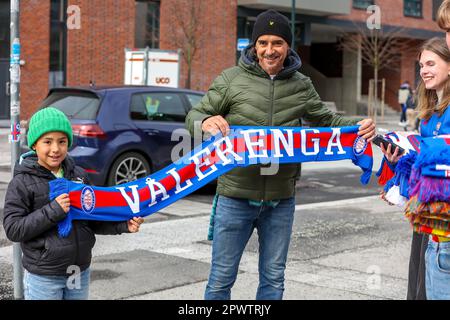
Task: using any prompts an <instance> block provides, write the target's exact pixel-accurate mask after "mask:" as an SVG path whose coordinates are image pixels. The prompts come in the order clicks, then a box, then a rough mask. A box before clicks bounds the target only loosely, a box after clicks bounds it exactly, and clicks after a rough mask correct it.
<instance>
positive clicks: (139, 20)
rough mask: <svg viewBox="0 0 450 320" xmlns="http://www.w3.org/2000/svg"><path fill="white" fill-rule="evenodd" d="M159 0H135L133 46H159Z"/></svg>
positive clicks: (154, 47)
mask: <svg viewBox="0 0 450 320" xmlns="http://www.w3.org/2000/svg"><path fill="white" fill-rule="evenodd" d="M159 11H160V2H159V1H156V0H137V1H136V19H135V47H136V48H145V47H149V48H151V49H157V48H159Z"/></svg>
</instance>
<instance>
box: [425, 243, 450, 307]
mask: <svg viewBox="0 0 450 320" xmlns="http://www.w3.org/2000/svg"><path fill="white" fill-rule="evenodd" d="M425 272H426V276H425V288H426V290H427V299H428V300H450V242H435V241H433V240H431V238H430V240H429V241H428V248H427V251H426V252H425Z"/></svg>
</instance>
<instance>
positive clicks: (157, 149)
mask: <svg viewBox="0 0 450 320" xmlns="http://www.w3.org/2000/svg"><path fill="white" fill-rule="evenodd" d="M203 94H204V93H202V92H199V91H192V90H185V89H174V88H164V87H151V86H121V87H86V88H82V87H72V88H70V87H64V88H55V89H51V90H50V91H49V93H48V96H47V97H46V98H45V100H44V101H43V102H42V104H41V106H40V107H39V108H45V107H49V106H52V107H55V108H57V109H60V110H61V111H63V112H64V113H65V114H66V115H67V116H68V118H69V119H70V121H71V123H72V128H73V133H74V141H73V142H74V143H73V146H72V147H71V148H70V150H69V154H70V155H71V156H72V157H73V158H74V160H75V162H76V163H77V164H78V165H79V166H81V167H82V168H84V170H86V172H87V173H88V175H89V177H90V179H91V183H92V184H95V185H100V186H105V185H108V186H111V185H116V184H122V183H126V182H129V181H133V180H136V179H139V178H142V177H145V176H147V175H149V174H150V173H151V172H156V171H158V170H160V169H162V168H164V167H166V166H168V165H169V164H171V163H172V162H173V161H175V160H177V158H175V159H172V157H171V154H172V149H173V147H174V146H175V145H176V144H177V143H179V140H178V139H177V140H175V141H172V132H173V131H174V130H175V129H179V128H184V120H185V117H186V114H187V112H188V111H189V110H190V109H191V108H192V106H194V105H195V104H196V103H198V102H199V101H200V99H201V98H202V96H203ZM181 135H182V138H183V139H185V138H188V135H189V134H188V132H187V131H184V133H183V132H182V133H181ZM25 136H26V135H25ZM180 139H181V138H180ZM23 142H24V143H23V145H22V151H24V152H25V151H28V147H26V141H25V140H24V141H23ZM179 156H181V155H179Z"/></svg>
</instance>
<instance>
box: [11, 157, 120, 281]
mask: <svg viewBox="0 0 450 320" xmlns="http://www.w3.org/2000/svg"><path fill="white" fill-rule="evenodd" d="M62 167H63V170H64V177H65V178H66V179H68V180H72V181H76V182H80V183H85V184H88V180H87V177H86V174H85V172H84V170H83V169H81V168H80V167H76V166H75V163H74V161H73V159H72V158H71V157H70V156H67V157H66V159H65V160H64V161H63V163H62ZM53 179H56V177H55V176H54V175H53V173H52V172H50V171H49V170H48V169H46V168H44V167H42V166H41V165H40V164H39V163H38V162H37V157H36V155H35V154H34V152H33V153H31V152H30V153H27V154H25V155H23V156H22V157H21V159H20V160H19V162H17V163H16V165H15V167H14V177H13V179H12V180H11V182H10V183H9V185H8V189H7V191H6V196H5V207H4V218H3V227H4V229H5V233H6V236H7V237H8V239H9V240H11V241H14V242H20V244H21V248H22V251H23V257H22V264H23V266H24V268H25V269H26V270H28V271H29V272H31V273H34V274H39V275H61V276H68V275H70V274H68V272H70V271H69V270H68V267H69V266H73V265H75V266H78V267H80V270H81V271H84V270H85V269H87V268H88V267H89V265H90V263H91V258H92V248H93V246H94V244H95V235H94V234H95V233H98V234H120V233H123V232H128V227H127V223H126V222H97V221H82V220H80V221H73V228H72V231H71V232H70V234H69V236H68V237H67V238H61V237H60V236H59V235H58V228H57V224H58V222H59V221H61V220H63V219H64V218H65V217H66V213H65V212H64V210H63V209H62V208H61V206H60V205H59V204H58V203H57V202H56V200H53V201H50V200H49V185H48V182H49V181H50V180H53ZM71 273H73V271H72V272H71Z"/></svg>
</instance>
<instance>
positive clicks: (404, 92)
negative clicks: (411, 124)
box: [398, 81, 411, 127]
mask: <svg viewBox="0 0 450 320" xmlns="http://www.w3.org/2000/svg"><path fill="white" fill-rule="evenodd" d="M410 95H411V88H410V86H409V81H405V82H403V83H402V84H401V86H400V89H398V103H399V104H400V108H401V114H400V122H399V125H401V126H404V127H406V124H407V122H406V101H407V100H408V97H409V96H410Z"/></svg>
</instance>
